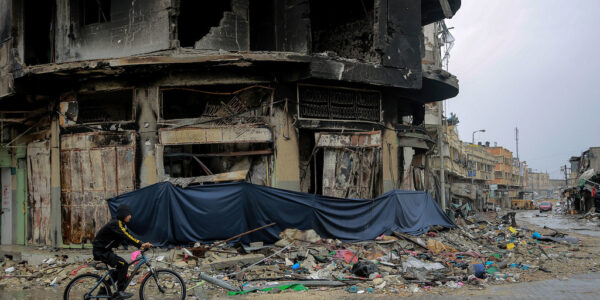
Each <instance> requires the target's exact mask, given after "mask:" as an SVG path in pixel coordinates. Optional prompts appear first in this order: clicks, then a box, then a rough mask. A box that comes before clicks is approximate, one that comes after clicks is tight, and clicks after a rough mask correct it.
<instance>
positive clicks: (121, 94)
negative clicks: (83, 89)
mask: <svg viewBox="0 0 600 300" xmlns="http://www.w3.org/2000/svg"><path fill="white" fill-rule="evenodd" d="M77 110H78V113H77V120H76V121H78V122H81V123H96V122H98V123H99V122H111V121H131V120H133V89H123V90H112V91H101V92H93V93H80V94H78V95H77Z"/></svg>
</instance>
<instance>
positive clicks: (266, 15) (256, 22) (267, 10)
mask: <svg viewBox="0 0 600 300" xmlns="http://www.w3.org/2000/svg"><path fill="white" fill-rule="evenodd" d="M275 13H276V5H275V2H274V1H273V0H270V1H264V0H250V50H251V51H275V50H277V37H276V33H277V32H276V23H275V22H276V20H275Z"/></svg>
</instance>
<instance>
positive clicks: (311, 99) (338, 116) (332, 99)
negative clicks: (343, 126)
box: [298, 85, 381, 122]
mask: <svg viewBox="0 0 600 300" xmlns="http://www.w3.org/2000/svg"><path fill="white" fill-rule="evenodd" d="M298 102H299V105H300V116H299V117H300V119H329V120H353V121H370V122H380V121H381V94H380V93H379V92H378V91H369V90H358V89H347V88H329V87H321V86H313V85H298Z"/></svg>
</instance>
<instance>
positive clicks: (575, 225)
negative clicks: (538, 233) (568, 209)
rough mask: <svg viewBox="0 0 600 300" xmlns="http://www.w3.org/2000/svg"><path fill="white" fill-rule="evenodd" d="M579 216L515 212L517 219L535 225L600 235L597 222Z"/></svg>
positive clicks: (595, 235) (531, 211)
mask: <svg viewBox="0 0 600 300" xmlns="http://www.w3.org/2000/svg"><path fill="white" fill-rule="evenodd" d="M578 217H579V216H567V215H556V214H554V213H551V212H550V213H548V212H545V213H540V212H539V211H537V210H535V211H534V210H530V211H522V212H518V213H517V224H518V222H519V220H523V221H526V222H528V223H531V224H534V225H536V226H540V227H543V226H548V227H550V228H553V229H558V230H561V229H562V230H565V231H571V232H573V233H578V234H585V235H590V236H594V237H600V227H599V226H598V224H599V223H598V222H593V221H588V220H586V219H578Z"/></svg>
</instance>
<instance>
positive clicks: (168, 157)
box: [163, 143, 271, 178]
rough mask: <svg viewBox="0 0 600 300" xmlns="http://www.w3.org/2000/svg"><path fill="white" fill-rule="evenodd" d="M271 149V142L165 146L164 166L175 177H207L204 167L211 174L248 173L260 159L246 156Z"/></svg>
mask: <svg viewBox="0 0 600 300" xmlns="http://www.w3.org/2000/svg"><path fill="white" fill-rule="evenodd" d="M268 149H271V144H270V143H237V144H194V145H173V146H165V148H164V151H163V163H164V165H163V166H164V171H165V174H167V175H169V177H172V178H178V177H197V176H207V175H209V174H208V172H207V171H206V170H205V168H206V169H208V170H209V171H210V173H212V174H220V173H227V172H234V171H241V170H248V169H249V168H250V166H251V164H252V162H253V161H254V160H255V159H261V156H260V155H244V153H245V152H251V151H255V150H268ZM237 154H239V155H237Z"/></svg>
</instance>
